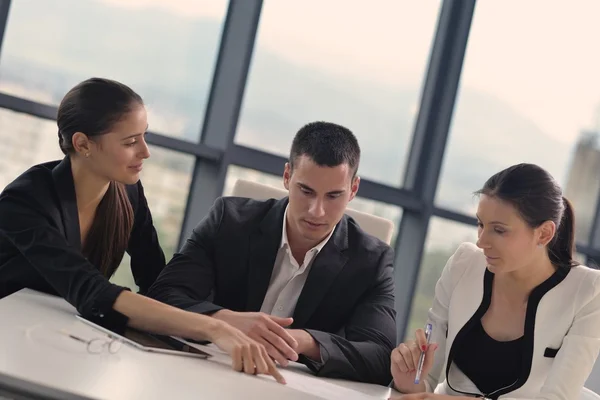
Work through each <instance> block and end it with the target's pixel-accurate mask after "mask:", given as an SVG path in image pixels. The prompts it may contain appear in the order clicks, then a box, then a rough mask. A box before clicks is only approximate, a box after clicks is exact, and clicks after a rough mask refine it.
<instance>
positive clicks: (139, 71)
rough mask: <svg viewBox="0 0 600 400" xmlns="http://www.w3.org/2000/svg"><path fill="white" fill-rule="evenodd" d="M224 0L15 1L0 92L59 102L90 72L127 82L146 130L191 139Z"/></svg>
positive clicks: (200, 113)
mask: <svg viewBox="0 0 600 400" xmlns="http://www.w3.org/2000/svg"><path fill="white" fill-rule="evenodd" d="M226 8H227V0H204V1H192V0H170V1H159V0H86V1H82V0H14V1H12V2H11V6H10V13H9V17H8V25H7V28H6V35H5V37H4V42H3V44H2V59H1V63H0V91H3V92H5V93H10V94H13V95H16V96H20V97H25V98H27V99H30V100H34V101H38V102H42V103H49V104H54V105H57V104H58V103H59V102H60V100H61V99H62V97H63V96H64V94H65V93H66V92H67V91H68V90H69V89H70V88H71V87H72V86H74V85H75V84H76V83H78V82H80V81H82V80H84V79H86V78H89V77H91V76H101V77H106V78H112V79H116V80H119V81H122V82H123V83H125V84H127V85H130V86H131V87H132V88H133V89H134V90H136V91H137V92H138V93H139V94H140V95H141V96H142V97H143V98H144V100H145V102H146V104H147V105H148V106H149V107H148V108H149V112H150V113H151V117H150V119H151V120H152V123H151V124H150V129H151V130H152V131H155V132H160V133H165V134H169V135H174V136H179V137H183V138H185V139H191V140H196V139H197V138H198V136H199V132H200V127H201V126H202V120H203V117H204V109H205V103H206V98H207V94H208V90H209V87H210V82H211V79H212V72H213V66H214V63H215V60H216V54H217V49H218V45H219V39H220V33H221V25H222V22H223V19H224V16H225V12H226Z"/></svg>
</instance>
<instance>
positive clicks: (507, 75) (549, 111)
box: [436, 0, 600, 243]
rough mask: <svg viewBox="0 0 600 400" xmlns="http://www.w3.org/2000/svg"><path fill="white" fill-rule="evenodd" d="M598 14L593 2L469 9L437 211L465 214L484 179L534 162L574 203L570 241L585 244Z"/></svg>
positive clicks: (597, 125)
mask: <svg viewBox="0 0 600 400" xmlns="http://www.w3.org/2000/svg"><path fill="white" fill-rule="evenodd" d="M540 10H543V18H540ZM598 15H600V2H595V1H586V2H579V6H578V7H565V6H564V4H563V3H560V2H548V1H544V0H531V1H526V2H523V1H519V0H507V1H502V2H496V1H482V2H478V3H477V7H476V10H475V16H474V20H473V26H472V29H471V33H470V35H469V44H468V48H467V54H466V59H465V63H464V71H463V74H462V78H461V88H460V92H459V96H458V99H457V107H456V112H455V116H454V120H453V126H452V129H451V132H450V138H449V141H448V143H449V146H448V150H447V154H446V156H445V157H444V164H443V169H442V175H441V179H440V187H439V190H438V193H437V197H436V202H437V204H438V205H440V206H443V207H447V208H451V209H454V210H459V211H464V212H466V213H469V214H471V213H473V212H474V209H475V208H476V203H475V202H473V201H471V198H472V196H471V193H473V191H475V190H477V189H479V188H480V187H481V186H482V185H483V183H484V182H485V180H486V179H487V178H488V177H490V176H491V175H493V174H494V173H496V172H498V171H500V170H502V169H504V168H506V167H508V166H510V165H512V164H516V163H520V162H531V163H535V164H538V165H540V166H541V167H543V168H545V169H547V170H548V171H549V172H550V173H551V174H552V175H553V176H554V177H555V178H556V179H557V181H558V182H559V183H560V184H561V185H562V187H563V189H564V190H565V194H566V196H567V197H569V198H570V199H571V200H572V202H573V203H574V207H575V209H576V219H577V233H576V234H577V241H578V242H580V243H587V241H588V235H589V231H590V221H592V216H593V211H594V210H595V203H596V200H597V196H598V192H599V185H600V180H599V179H598V171H599V170H600V150H599V146H598V138H597V136H598V132H599V130H600V109H599V105H600V94H599V93H600V92H599V89H600V74H598V71H599V70H600V58H599V57H598V56H597V52H594V51H590V49H594V48H596V47H597V40H596V38H597V36H598V34H600V28H599V25H598V23H597V16H598ZM507 21H510V29H506V22H507ZM532 21H535V29H531V27H532V25H531V23H532ZM557 21H560V25H561V29H557V28H556V27H557Z"/></svg>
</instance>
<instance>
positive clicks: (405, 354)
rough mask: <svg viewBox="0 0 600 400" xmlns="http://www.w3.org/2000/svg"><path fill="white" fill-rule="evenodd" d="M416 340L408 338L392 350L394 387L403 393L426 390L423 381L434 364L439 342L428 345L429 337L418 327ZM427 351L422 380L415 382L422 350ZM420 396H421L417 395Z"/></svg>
mask: <svg viewBox="0 0 600 400" xmlns="http://www.w3.org/2000/svg"><path fill="white" fill-rule="evenodd" d="M415 339H416V340H408V341H406V342H404V343H400V344H399V345H398V347H396V348H395V349H394V350H393V351H392V367H391V369H392V377H393V378H394V387H395V388H396V390H398V391H399V392H402V393H419V392H425V384H424V383H423V381H424V380H425V378H427V375H428V374H429V371H430V370H431V367H432V366H433V358H434V353H435V350H436V349H437V344H435V343H432V344H430V345H429V346H427V339H426V338H425V332H424V331H423V329H417V331H416V333H415ZM422 351H425V360H424V362H423V370H422V372H421V381H420V382H419V383H418V384H415V377H416V375H417V367H418V366H419V358H420V357H421V352H422ZM416 398H420V397H416Z"/></svg>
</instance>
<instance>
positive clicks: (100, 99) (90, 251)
mask: <svg viewBox="0 0 600 400" xmlns="http://www.w3.org/2000/svg"><path fill="white" fill-rule="evenodd" d="M143 104H144V102H143V100H142V98H141V97H140V95H139V94H137V93H136V92H134V91H133V90H132V89H131V88H129V87H128V86H126V85H124V84H123V83H120V82H117V81H114V80H111V79H104V78H89V79H86V80H85V81H83V82H80V83H78V84H77V85H75V86H74V87H73V88H72V89H71V90H69V91H68V92H67V94H66V95H65V97H64V98H63V99H62V101H61V102H60V105H59V106H58V115H57V119H56V123H57V125H58V145H59V146H60V149H61V150H62V152H63V153H64V154H65V155H72V154H74V153H75V149H74V148H73V135H75V133H77V132H82V133H84V134H85V135H86V136H88V137H90V138H94V137H98V136H101V135H104V134H106V133H108V132H110V130H111V129H112V128H113V126H114V125H115V124H116V123H117V122H119V121H120V120H121V119H122V118H123V117H125V116H126V115H127V114H128V113H129V112H131V111H132V110H133V109H134V108H135V107H136V106H141V105H143ZM132 227H133V209H132V207H131V203H130V202H129V197H128V196H127V191H126V189H125V186H124V185H123V184H122V183H119V182H110V185H109V187H108V190H107V192H106V194H105V195H104V197H103V198H102V200H101V201H100V204H99V205H98V209H97V211H96V216H95V217H94V221H93V222H92V226H91V227H90V231H89V233H88V237H87V240H86V242H85V246H84V248H83V249H82V251H83V254H84V255H85V256H86V257H87V258H88V260H89V261H90V262H91V263H92V264H94V265H95V266H96V267H97V268H98V269H99V270H100V271H101V272H102V273H103V274H104V276H106V277H107V278H109V277H110V276H112V274H113V273H114V272H115V271H116V269H117V267H118V266H119V264H120V262H121V260H122V259H123V255H124V254H125V250H126V249H127V245H128V242H129V237H130V235H131V230H132Z"/></svg>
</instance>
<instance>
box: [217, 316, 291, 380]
mask: <svg viewBox="0 0 600 400" xmlns="http://www.w3.org/2000/svg"><path fill="white" fill-rule="evenodd" d="M213 332H214V333H213V334H211V337H210V338H209V340H210V341H211V342H213V343H214V344H215V345H217V347H219V348H220V349H221V350H223V351H225V352H227V353H228V354H229V355H230V356H231V360H232V363H231V364H232V368H233V369H234V370H236V371H240V372H244V373H246V374H252V375H255V374H265V375H272V376H273V377H274V378H275V380H276V381H277V382H279V383H282V384H285V383H286V382H285V379H284V378H283V376H282V375H281V373H280V372H279V371H278V370H277V367H276V366H275V363H274V362H273V360H272V359H271V357H269V354H268V353H267V349H266V348H265V346H263V345H262V344H260V343H258V342H256V341H255V340H253V339H250V338H249V337H248V336H246V334H244V333H243V332H242V331H240V330H239V329H237V328H234V327H233V326H231V325H229V324H227V323H225V322H222V321H219V322H218V326H217V328H216V329H215V330H214V331H213Z"/></svg>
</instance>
